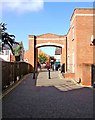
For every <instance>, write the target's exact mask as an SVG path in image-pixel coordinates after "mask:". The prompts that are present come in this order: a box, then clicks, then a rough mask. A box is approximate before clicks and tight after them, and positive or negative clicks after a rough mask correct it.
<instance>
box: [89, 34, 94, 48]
mask: <svg viewBox="0 0 95 120" xmlns="http://www.w3.org/2000/svg"><path fill="white" fill-rule="evenodd" d="M90 45H91V46H95V38H94V35H92V36H91V43H90Z"/></svg>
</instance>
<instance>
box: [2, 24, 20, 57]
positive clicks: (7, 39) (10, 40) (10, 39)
mask: <svg viewBox="0 0 95 120" xmlns="http://www.w3.org/2000/svg"><path fill="white" fill-rule="evenodd" d="M6 30H7V28H6V24H5V23H0V41H1V42H2V49H3V46H4V45H5V44H6V45H8V46H9V47H10V49H11V51H12V53H13V44H18V43H17V42H15V36H14V35H10V34H9V33H7V32H6ZM13 55H14V53H13Z"/></svg>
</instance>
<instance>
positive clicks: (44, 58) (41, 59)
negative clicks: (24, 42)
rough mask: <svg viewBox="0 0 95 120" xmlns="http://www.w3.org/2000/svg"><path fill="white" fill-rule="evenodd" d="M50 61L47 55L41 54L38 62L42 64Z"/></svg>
mask: <svg viewBox="0 0 95 120" xmlns="http://www.w3.org/2000/svg"><path fill="white" fill-rule="evenodd" d="M47 60H48V57H47V56H46V55H45V54H39V56H38V61H39V62H40V63H45V62H46V61H47Z"/></svg>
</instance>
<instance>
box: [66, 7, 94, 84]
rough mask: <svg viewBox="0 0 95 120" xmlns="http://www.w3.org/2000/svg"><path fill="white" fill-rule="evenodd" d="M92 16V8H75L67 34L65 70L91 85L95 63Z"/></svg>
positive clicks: (83, 82)
mask: <svg viewBox="0 0 95 120" xmlns="http://www.w3.org/2000/svg"><path fill="white" fill-rule="evenodd" d="M94 18H95V14H94V9H75V10H74V12H73V14H72V17H71V20H70V29H69V31H68V34H67V48H68V51H67V72H70V73H75V79H76V80H81V83H82V84H84V85H91V83H92V82H91V74H92V72H91V66H92V65H93V64H95V57H94V56H95V51H94V50H95V46H94V45H93V40H94V29H95V23H94ZM92 37H93V38H92Z"/></svg>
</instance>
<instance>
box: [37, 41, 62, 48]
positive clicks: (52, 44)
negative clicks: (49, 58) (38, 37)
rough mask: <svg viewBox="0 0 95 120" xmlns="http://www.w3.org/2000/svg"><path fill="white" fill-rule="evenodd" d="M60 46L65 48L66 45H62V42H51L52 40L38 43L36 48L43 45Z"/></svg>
mask: <svg viewBox="0 0 95 120" xmlns="http://www.w3.org/2000/svg"><path fill="white" fill-rule="evenodd" d="M47 45H48V46H49V45H50V46H58V47H62V48H64V45H62V44H57V43H50V42H47V43H41V44H37V45H36V48H38V47H42V46H47Z"/></svg>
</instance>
